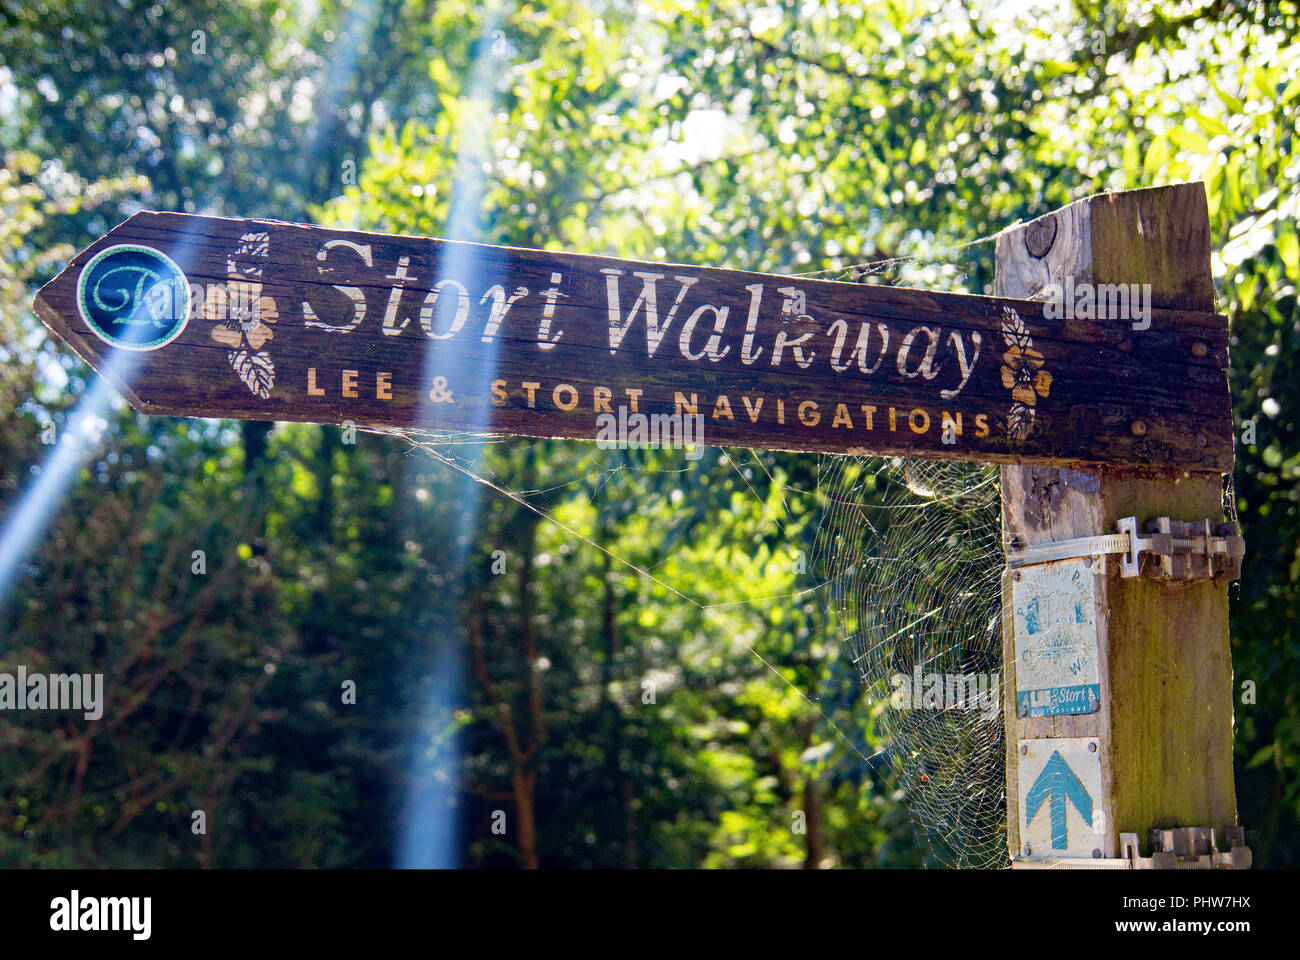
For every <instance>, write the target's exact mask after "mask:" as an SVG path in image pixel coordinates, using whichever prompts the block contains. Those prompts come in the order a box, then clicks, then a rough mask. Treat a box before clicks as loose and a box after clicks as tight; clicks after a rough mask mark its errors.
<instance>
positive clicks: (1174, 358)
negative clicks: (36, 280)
mask: <svg viewBox="0 0 1300 960" xmlns="http://www.w3.org/2000/svg"><path fill="white" fill-rule="evenodd" d="M1070 232H1071V231H1069V230H1063V231H1062V234H1063V235H1062V236H1058V237H1056V238H1055V240H1054V243H1053V245H1052V246H1051V248H1050V250H1049V252H1048V254H1047V257H1048V259H1049V260H1051V259H1052V258H1054V257H1056V256H1057V253H1056V252H1055V251H1057V250H1059V249H1063V247H1060V246H1059V245H1061V244H1063V243H1064V242H1065V239H1066V237H1065V235H1068V234H1069V233H1070ZM250 236H251V237H258V238H264V239H260V240H258V241H256V242H250V241H249V239H248V238H249V237H250ZM1038 242H1040V243H1045V242H1046V241H1045V240H1044V239H1042V238H1039V240H1038ZM117 244H138V245H143V246H147V247H150V248H152V249H156V250H158V251H160V252H162V253H164V254H166V255H167V256H168V257H170V258H171V259H172V260H173V261H175V263H176V264H177V265H178V266H179V267H180V269H181V270H183V271H184V274H185V276H186V278H188V281H189V283H190V285H191V286H192V287H194V288H195V294H194V296H193V298H192V299H193V305H192V307H191V310H190V316H189V320H188V323H187V324H186V326H185V328H184V330H183V331H182V332H181V333H180V334H179V336H177V338H176V339H175V340H174V341H172V342H171V343H168V344H167V345H165V346H162V347H160V348H158V349H155V350H150V351H144V352H140V353H138V354H137V355H136V356H134V357H132V358H130V359H131V360H132V363H131V365H130V369H129V372H126V373H124V372H123V371H124V369H125V368H124V367H122V366H121V365H119V364H117V363H112V364H110V363H108V362H107V361H108V357H109V355H110V354H111V353H115V352H120V351H115V350H114V349H113V348H112V347H110V346H109V345H108V343H107V342H105V341H104V340H102V339H101V338H100V337H99V336H97V335H96V334H95V333H94V332H93V331H92V329H91V328H90V326H89V325H88V324H87V323H86V321H85V319H84V318H83V315H82V313H81V312H80V311H79V307H78V299H77V296H78V291H77V287H78V278H79V276H80V275H81V271H82V269H83V267H84V266H85V265H86V264H87V263H88V261H89V260H90V259H91V258H92V257H94V256H95V254H97V253H98V252H100V251H103V250H105V249H107V248H109V247H112V246H114V245H117ZM1036 263H1037V261H1036ZM1036 268H1037V267H1035V269H1036ZM647 277H651V278H655V279H653V280H647ZM250 284H251V285H252V288H251V289H252V292H251V293H249V292H248V291H249V289H250V288H249V285H250ZM1033 286H1034V285H1033V284H1032V283H1029V282H1026V283H1024V284H1022V285H1021V287H1022V288H1023V289H1025V290H1029V288H1030V287H1033ZM227 287H229V290H230V293H229V294H228V295H227V294H226V293H225V292H224V291H225V290H226V288H227ZM236 288H238V290H237V289H236ZM1036 289H1037V288H1035V290H1036ZM435 290H436V293H431V291H435ZM213 291H216V292H215V293H214V292H213ZM241 291H242V292H241ZM462 291H463V293H462ZM1029 292H1031V293H1032V292H1034V291H1029ZM240 296H242V297H244V298H246V299H248V300H250V301H251V302H255V303H257V304H260V305H261V308H264V312H266V313H267V314H268V317H267V320H266V322H265V323H263V324H261V325H260V326H255V328H254V329H253V330H248V331H245V338H244V339H241V334H240V331H239V330H238V329H236V328H233V327H231V326H229V325H227V326H226V327H225V329H224V330H223V329H222V327H223V324H225V323H226V320H227V319H228V318H226V317H223V316H221V315H220V314H221V310H220V307H221V302H222V300H223V299H225V300H227V301H229V302H233V301H234V299H235V298H237V297H240ZM651 296H653V298H654V304H653V309H648V300H649V298H650V297H651ZM214 298H215V299H214ZM508 301H509V303H508V307H507V302H508ZM614 301H617V307H616V308H615V307H614V306H613V303H614ZM638 301H641V302H638ZM634 306H635V308H636V312H635V315H634V316H632V317H631V319H630V320H629V319H628V316H629V313H630V311H632V310H633V309H634ZM35 308H36V312H37V314H38V315H39V316H40V317H41V319H42V320H44V321H45V323H46V324H47V325H48V326H49V327H50V328H51V329H53V330H54V331H55V332H56V333H57V334H58V335H59V336H60V337H61V338H63V339H64V340H65V341H66V342H68V343H69V344H70V345H71V346H72V347H73V348H74V349H75V350H76V351H77V352H78V353H79V354H80V355H81V356H82V357H84V358H85V359H86V360H87V361H88V362H90V363H91V364H92V365H93V366H94V367H96V369H98V370H100V371H101V372H103V373H104V374H105V376H107V377H109V378H110V379H112V380H113V382H114V384H115V386H117V387H118V388H119V389H120V390H121V391H122V392H123V394H124V395H125V396H127V398H128V399H129V400H130V401H131V403H132V404H133V405H134V406H136V407H137V408H138V409H140V410H143V411H145V412H149V413H158V414H171V415H179V416H226V417H240V418H247V419H262V420H304V421H312V422H328V423H339V422H342V421H345V420H350V421H352V422H354V423H357V424H361V425H368V424H373V425H396V426H409V427H423V428H427V429H441V430H457V431H472V432H484V433H489V432H490V433H509V434H520V435H525V436H537V437H571V438H585V439H591V438H593V437H595V436H596V433H597V430H598V426H599V425H598V423H597V415H598V414H600V413H602V412H606V411H608V412H611V413H613V412H616V411H617V409H618V407H619V406H620V405H623V406H625V407H626V408H627V409H628V411H629V412H634V410H635V412H642V413H648V414H673V413H676V412H682V411H684V410H688V409H689V408H688V407H687V406H685V405H686V404H690V403H691V402H692V396H694V401H693V402H694V405H695V409H696V410H697V411H698V412H699V414H701V415H702V417H703V439H704V441H705V442H706V443H712V444H719V445H732V444H734V445H744V446H755V447H767V448H771V449H788V450H817V451H830V452H863V453H866V452H870V453H879V454H905V455H912V456H923V457H927V458H933V459H966V460H977V461H993V462H1004V463H1041V464H1053V465H1061V466H1077V465H1088V464H1091V465H1097V464H1104V463H1124V464H1130V465H1141V466H1145V467H1148V468H1150V469H1153V470H1159V469H1194V470H1221V469H1226V468H1227V466H1228V465H1229V464H1230V463H1231V456H1232V437H1231V432H1230V429H1229V408H1228V397H1227V390H1226V368H1227V362H1228V342H1227V327H1226V321H1225V320H1224V318H1222V317H1219V316H1215V315H1214V314H1213V313H1212V312H1209V310H1207V309H1205V308H1204V307H1197V308H1195V309H1193V308H1190V307H1186V306H1184V305H1179V307H1178V308H1177V309H1166V310H1154V311H1152V313H1151V316H1150V317H1149V320H1150V326H1149V328H1147V329H1142V330H1138V329H1134V324H1133V323H1132V322H1131V321H1130V320H1129V319H1127V318H1116V319H1094V318H1091V317H1088V316H1086V315H1085V316H1080V317H1077V318H1073V319H1050V318H1049V316H1048V311H1047V310H1046V308H1045V305H1044V304H1043V303H1042V302H1034V301H1031V300H1028V299H1021V300H1008V299H998V298H992V297H974V296H962V295H955V294H941V293H932V292H927V291H921V290H909V289H899V288H885V287H877V286H868V285H861V284H848V283H838V282H832V281H823V280H809V279H803V278H796V277H788V276H773V275H765V274H755V273H746V272H741V271H733V270H720V269H708V268H700V267H690V266H679V265H663V264H648V263H642V262H638V261H628V260H616V259H611V258H606V257H593V256H582V255H575V254H565V253H554V252H550V251H535V250H521V249H514V248H504V247H493V246H485V245H479V244H464V243H451V242H445V241H437V240H428V239H421V238H415V237H401V236H392V235H385V234H373V233H355V232H348V231H338V230H327V229H323V228H316V227H306V226H300V225H295V224H286V223H279V222H274V221H260V220H229V219H220V218H213V217H196V216H188V215H183V214H174V213H149V212H146V213H140V214H137V215H135V216H134V217H132V218H131V219H130V220H128V221H126V222H125V223H123V224H121V225H119V226H118V227H116V228H115V229H114V230H112V231H111V232H110V233H109V234H108V235H107V236H106V237H104V238H103V239H101V240H100V241H98V242H96V243H95V244H93V245H92V246H90V247H89V248H87V249H86V250H85V251H83V252H82V253H80V254H78V255H77V257H76V258H74V259H73V261H72V262H71V263H70V264H69V266H68V268H67V269H66V270H65V271H64V272H63V273H61V274H60V275H59V276H58V277H57V278H55V279H54V280H53V281H51V282H50V283H49V284H47V285H46V286H45V287H44V288H43V289H42V290H41V291H40V293H39V294H38V295H37V298H36V303H35ZM494 308H495V309H494ZM362 311H363V312H362ZM494 314H495V315H494ZM548 314H549V316H548ZM494 321H495V324H494ZM236 326H237V325H236ZM327 327H329V328H332V329H327ZM1009 329H1014V330H1015V331H1018V332H1016V333H1015V334H1014V335H1012V334H1009V333H1008V330H1009ZM864 331H865V333H864ZM862 336H865V338H866V339H865V340H864V341H863V343H864V347H865V349H864V350H863V351H862V353H861V354H854V352H853V351H854V348H855V347H856V346H857V345H858V343H859V338H860V337H862ZM886 337H888V340H887V341H886ZM1012 339H1016V340H1017V342H1018V344H1019V345H1018V346H1017V347H1016V349H1014V350H1013V349H1011V347H1012ZM250 341H251V342H250ZM550 341H554V342H550ZM241 350H242V351H243V354H241V356H240V359H239V361H238V362H242V363H244V364H245V366H244V367H241V368H239V369H237V361H236V360H235V359H232V355H233V354H236V353H238V352H239V351H241ZM255 355H261V356H264V357H265V358H266V363H264V364H262V365H261V370H262V372H264V373H265V374H266V379H273V384H272V385H271V386H270V387H269V389H267V390H266V391H265V392H266V394H267V395H265V396H260V395H258V393H256V392H254V390H253V389H252V388H250V387H249V386H248V380H249V377H252V376H253V374H255V373H257V372H258V371H257V370H254V369H253V368H252V367H249V366H248V363H250V362H251V361H249V359H248V358H249V357H252V356H255ZM774 361H775V362H774ZM240 370H243V371H244V372H246V373H248V374H249V376H248V377H241V375H240ZM270 371H273V377H272V374H271V372H270ZM347 371H352V372H351V373H348V372H347ZM381 375H382V376H381ZM439 378H441V380H439ZM439 382H445V389H444V390H442V391H441V394H440V396H441V398H442V399H441V401H439V400H438V399H437V398H436V397H435V396H434V395H435V394H436V393H437V390H436V385H437V383H439ZM530 384H535V385H536V386H529V385H530ZM629 391H631V392H629ZM352 394H355V395H352ZM679 394H680V401H681V402H680V403H679V396H678V395H679ZM1017 404H1018V405H1019V412H1018V413H1017V412H1016V408H1017ZM1135 424H1136V425H1137V426H1136V427H1135Z"/></svg>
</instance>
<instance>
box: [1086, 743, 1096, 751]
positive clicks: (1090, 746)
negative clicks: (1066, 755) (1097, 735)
mask: <svg viewBox="0 0 1300 960" xmlns="http://www.w3.org/2000/svg"><path fill="white" fill-rule="evenodd" d="M1088 752H1089V753H1096V752H1097V744H1096V743H1090V744H1088Z"/></svg>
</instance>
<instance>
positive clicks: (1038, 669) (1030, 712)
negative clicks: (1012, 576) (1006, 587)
mask: <svg viewBox="0 0 1300 960" xmlns="http://www.w3.org/2000/svg"><path fill="white" fill-rule="evenodd" d="M1017 572H1018V573H1019V574H1020V578H1019V579H1018V580H1013V581H1012V585H1011V595H1012V604H1013V606H1014V614H1015V631H1016V707H1017V712H1018V713H1019V714H1020V716H1022V717H1053V716H1060V715H1063V714H1077V713H1093V712H1095V711H1096V709H1097V707H1098V705H1099V704H1100V702H1101V681H1100V678H1099V675H1098V671H1097V603H1096V591H1095V587H1094V581H1093V572H1092V568H1091V567H1089V566H1088V564H1087V561H1086V560H1084V559H1082V558H1079V559H1074V560H1058V561H1056V562H1054V563H1043V564H1038V565H1035V566H1031V567H1023V568H1021V569H1020V570H1019V571H1017Z"/></svg>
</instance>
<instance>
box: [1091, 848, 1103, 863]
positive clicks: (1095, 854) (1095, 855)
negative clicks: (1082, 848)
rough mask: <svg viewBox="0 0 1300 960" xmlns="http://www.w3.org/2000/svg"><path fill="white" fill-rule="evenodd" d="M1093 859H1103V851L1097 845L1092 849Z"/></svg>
mask: <svg viewBox="0 0 1300 960" xmlns="http://www.w3.org/2000/svg"><path fill="white" fill-rule="evenodd" d="M1092 859H1094V860H1100V859H1101V851H1100V850H1098V849H1097V848H1096V847H1093V849H1092Z"/></svg>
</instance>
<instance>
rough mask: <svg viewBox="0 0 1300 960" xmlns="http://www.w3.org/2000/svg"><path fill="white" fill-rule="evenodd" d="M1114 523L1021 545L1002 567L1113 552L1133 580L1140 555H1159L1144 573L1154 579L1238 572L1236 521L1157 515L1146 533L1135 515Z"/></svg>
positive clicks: (1240, 545) (1241, 550)
mask: <svg viewBox="0 0 1300 960" xmlns="http://www.w3.org/2000/svg"><path fill="white" fill-rule="evenodd" d="M1116 526H1117V527H1118V528H1119V532H1118V533H1111V534H1103V535H1100V536H1094V537H1075V538H1073V539H1070V540H1054V541H1052V542H1050V543H1040V544H1034V545H1032V546H1028V547H1023V548H1021V549H1020V550H1016V551H1014V552H1012V553H1008V554H1007V566H1009V567H1024V566H1029V565H1031V564H1036V563H1047V562H1049V561H1052V560H1070V559H1075V558H1078V557H1104V556H1109V555H1112V554H1114V555H1117V556H1118V557H1119V558H1120V576H1122V577H1126V578H1132V577H1137V576H1140V575H1141V574H1142V572H1143V565H1142V554H1144V553H1145V554H1147V555H1148V556H1149V557H1152V558H1158V559H1159V563H1158V564H1148V565H1147V568H1146V572H1147V573H1148V575H1149V576H1152V577H1154V578H1156V579H1163V580H1209V579H1220V578H1222V579H1227V580H1235V579H1237V578H1238V577H1239V576H1241V558H1242V557H1243V556H1245V553H1246V541H1245V540H1243V539H1242V537H1241V536H1240V534H1239V532H1238V527H1237V524H1235V523H1218V524H1211V523H1210V521H1209V520H1193V521H1187V522H1184V521H1180V520H1171V519H1170V518H1169V517H1156V518H1155V519H1153V520H1149V521H1148V522H1147V523H1146V532H1145V535H1144V534H1143V533H1141V532H1139V530H1138V522H1137V517H1124V518H1122V519H1121V520H1120V521H1119V522H1118V523H1117V524H1116Z"/></svg>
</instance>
